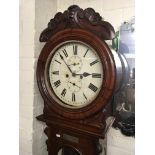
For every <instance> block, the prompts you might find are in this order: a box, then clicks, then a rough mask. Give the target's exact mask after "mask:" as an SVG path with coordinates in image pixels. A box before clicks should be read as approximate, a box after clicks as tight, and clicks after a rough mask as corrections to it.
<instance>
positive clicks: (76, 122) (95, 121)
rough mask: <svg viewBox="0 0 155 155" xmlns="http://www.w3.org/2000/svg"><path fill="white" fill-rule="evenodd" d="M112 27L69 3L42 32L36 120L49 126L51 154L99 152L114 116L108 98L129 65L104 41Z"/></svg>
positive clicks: (73, 154) (122, 81)
mask: <svg viewBox="0 0 155 155" xmlns="http://www.w3.org/2000/svg"><path fill="white" fill-rule="evenodd" d="M114 33H115V32H114V28H113V27H112V25H111V24H110V23H108V22H106V21H103V20H102V18H101V16H100V15H99V13H96V12H95V11H94V10H93V9H92V8H87V9H85V10H83V9H81V8H80V7H78V6H76V5H73V6H70V7H69V8H68V10H66V11H64V12H63V13H61V12H58V13H57V14H56V15H55V17H54V18H53V19H51V20H50V22H49V23H48V27H47V28H46V29H45V30H43V32H42V33H41V35H40V41H41V42H46V44H45V46H44V47H43V49H42V51H41V53H40V56H39V59H38V64H37V82H38V87H39V90H40V93H41V95H42V97H43V100H44V109H43V114H42V115H40V116H38V117H37V119H38V120H40V121H43V122H45V123H46V124H47V127H46V129H45V134H46V135H47V137H48V140H47V142H46V143H47V149H48V153H49V155H57V154H58V152H60V150H62V152H61V153H62V154H63V155H78V154H79V155H97V154H99V153H100V152H101V151H102V149H101V146H100V145H99V138H104V136H105V134H106V131H107V129H108V127H109V126H110V124H107V121H106V120H107V118H108V117H109V116H111V115H112V104H111V100H112V98H113V95H114V93H115V92H116V91H119V89H120V88H121V87H122V85H123V83H124V82H125V79H124V78H123V74H124V72H126V68H127V63H126V60H125V59H124V57H123V56H122V55H120V54H118V53H116V52H115V51H113V50H111V49H110V48H109V46H108V45H107V44H106V42H105V40H111V39H112V38H113V36H114Z"/></svg>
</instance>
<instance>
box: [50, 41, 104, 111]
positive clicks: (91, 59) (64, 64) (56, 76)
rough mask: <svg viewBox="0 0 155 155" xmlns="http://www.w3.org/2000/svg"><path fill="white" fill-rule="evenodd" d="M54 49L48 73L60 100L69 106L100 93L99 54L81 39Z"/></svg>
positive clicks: (100, 70) (82, 104)
mask: <svg viewBox="0 0 155 155" xmlns="http://www.w3.org/2000/svg"><path fill="white" fill-rule="evenodd" d="M52 53H54V54H52V55H51V57H52V58H51V59H49V67H47V68H48V71H47V76H48V77H49V83H50V87H51V88H52V91H51V93H52V94H53V96H56V97H55V98H56V100H57V102H58V103H59V104H61V105H62V106H65V107H69V108H81V107H84V106H86V105H88V104H90V103H91V102H92V101H93V100H94V99H95V98H96V97H97V95H98V93H99V91H100V89H101V86H102V81H103V77H104V75H103V67H102V63H101V60H100V58H99V56H98V54H97V53H96V52H95V50H94V49H93V48H92V47H90V46H89V45H87V44H85V43H83V42H79V41H67V42H64V43H63V44H61V45H60V46H58V47H56V48H55V49H54V51H53V52H52ZM57 98H58V99H57Z"/></svg>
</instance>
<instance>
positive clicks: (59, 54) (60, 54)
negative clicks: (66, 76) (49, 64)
mask: <svg viewBox="0 0 155 155" xmlns="http://www.w3.org/2000/svg"><path fill="white" fill-rule="evenodd" d="M59 55H60V58H61V59H62V60H63V62H64V63H65V65H66V66H67V68H68V69H69V71H70V72H71V73H72V70H71V69H70V67H69V66H68V65H67V63H66V61H65V60H64V58H63V56H62V55H61V54H60V53H59Z"/></svg>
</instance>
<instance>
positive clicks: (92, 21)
mask: <svg viewBox="0 0 155 155" xmlns="http://www.w3.org/2000/svg"><path fill="white" fill-rule="evenodd" d="M67 28H81V29H86V30H89V31H90V32H92V33H94V34H95V35H97V36H98V37H100V38H101V39H102V40H110V39H112V38H113V37H114V33H115V31H114V28H113V26H112V25H111V24H110V23H109V22H106V21H103V19H102V17H101V16H100V14H99V13H97V12H95V11H94V9H92V8H87V9H85V10H83V9H81V8H80V7H79V6H77V5H72V6H70V7H69V8H68V10H66V11H64V12H63V13H62V12H58V13H57V14H56V15H55V17H54V18H53V19H51V20H50V22H49V23H48V27H47V28H46V29H45V30H43V32H42V33H41V35H40V42H47V41H48V39H49V38H50V37H51V36H52V35H54V34H55V33H56V32H58V31H61V30H64V29H67Z"/></svg>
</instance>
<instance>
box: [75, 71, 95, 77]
mask: <svg viewBox="0 0 155 155" xmlns="http://www.w3.org/2000/svg"><path fill="white" fill-rule="evenodd" d="M77 75H80V76H82V77H87V76H89V75H92V74H90V73H87V72H84V73H83V74H76V73H73V76H77Z"/></svg>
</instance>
